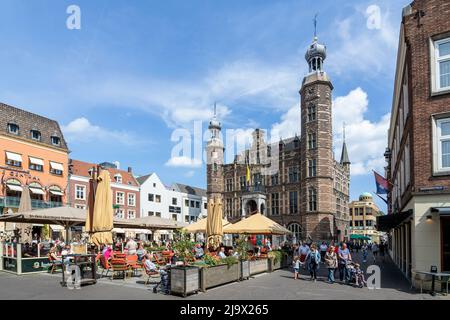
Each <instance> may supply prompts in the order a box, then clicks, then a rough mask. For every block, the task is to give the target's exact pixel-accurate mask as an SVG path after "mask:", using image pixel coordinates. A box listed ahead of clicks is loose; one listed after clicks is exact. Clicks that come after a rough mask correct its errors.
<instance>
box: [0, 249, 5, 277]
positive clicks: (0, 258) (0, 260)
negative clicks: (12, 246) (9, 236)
mask: <svg viewBox="0 0 450 320" xmlns="http://www.w3.org/2000/svg"><path fill="white" fill-rule="evenodd" d="M4 245H5V244H4V243H3V242H2V243H1V245H0V271H2V270H3V248H4Z"/></svg>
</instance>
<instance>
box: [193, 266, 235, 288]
mask: <svg viewBox="0 0 450 320" xmlns="http://www.w3.org/2000/svg"><path fill="white" fill-rule="evenodd" d="M239 278H240V265H239V263H237V264H233V265H231V266H228V265H226V264H225V265H219V266H213V267H204V268H200V288H201V290H202V291H206V289H209V288H213V287H217V286H220V285H222V284H226V283H230V282H234V281H238V280H239Z"/></svg>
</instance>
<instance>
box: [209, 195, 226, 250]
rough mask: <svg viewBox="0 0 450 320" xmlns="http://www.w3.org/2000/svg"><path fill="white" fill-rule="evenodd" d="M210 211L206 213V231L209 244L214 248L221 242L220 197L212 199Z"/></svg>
mask: <svg viewBox="0 0 450 320" xmlns="http://www.w3.org/2000/svg"><path fill="white" fill-rule="evenodd" d="M210 201H211V200H210ZM211 213H212V214H211V215H210V214H209V213H208V217H207V219H208V220H207V223H206V227H207V229H206V233H207V235H208V244H209V246H210V247H212V248H213V249H214V250H216V249H217V248H218V247H219V246H220V244H221V243H222V238H223V225H222V215H223V214H222V200H221V199H220V198H216V199H215V200H214V201H213V205H212V210H211Z"/></svg>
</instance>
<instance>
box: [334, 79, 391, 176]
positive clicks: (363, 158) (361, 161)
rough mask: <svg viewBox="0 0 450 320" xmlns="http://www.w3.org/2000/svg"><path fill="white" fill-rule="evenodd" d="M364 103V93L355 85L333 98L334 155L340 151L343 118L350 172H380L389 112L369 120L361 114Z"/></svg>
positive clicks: (365, 97)
mask: <svg viewBox="0 0 450 320" xmlns="http://www.w3.org/2000/svg"><path fill="white" fill-rule="evenodd" d="M368 106H369V100H368V97H367V93H366V92H364V90H362V89H361V88H359V87H358V88H356V89H354V90H352V91H350V92H349V93H348V94H347V95H346V96H342V97H337V98H336V99H335V100H334V102H333V128H334V143H335V148H336V149H335V150H336V158H337V159H339V158H340V155H341V146H342V141H343V135H342V125H343V123H344V122H345V125H346V127H345V128H346V129H345V135H346V143H347V149H348V153H349V157H350V161H351V162H352V166H351V172H352V175H364V174H369V173H370V172H371V170H377V171H380V172H383V167H384V166H385V162H384V157H383V152H384V149H385V148H386V144H387V140H386V139H387V131H388V128H389V121H390V114H389V113H388V114H385V115H384V116H382V117H381V119H379V120H378V121H370V120H368V119H366V118H365V117H364V115H365V113H366V112H367V109H368Z"/></svg>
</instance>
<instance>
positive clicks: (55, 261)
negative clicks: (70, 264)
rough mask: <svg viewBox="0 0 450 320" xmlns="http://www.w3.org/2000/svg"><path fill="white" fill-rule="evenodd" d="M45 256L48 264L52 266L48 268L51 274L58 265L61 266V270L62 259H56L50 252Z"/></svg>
mask: <svg viewBox="0 0 450 320" xmlns="http://www.w3.org/2000/svg"><path fill="white" fill-rule="evenodd" d="M47 258H48V261H49V262H50V264H51V265H52V267H51V269H50V273H51V274H53V272H55V271H56V270H57V269H58V267H59V268H61V270H63V264H62V261H58V260H56V259H54V258H53V257H52V255H51V254H50V253H49V254H47Z"/></svg>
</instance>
